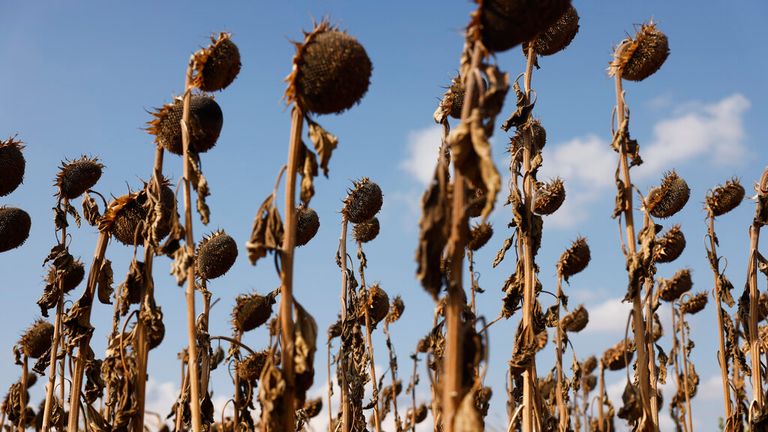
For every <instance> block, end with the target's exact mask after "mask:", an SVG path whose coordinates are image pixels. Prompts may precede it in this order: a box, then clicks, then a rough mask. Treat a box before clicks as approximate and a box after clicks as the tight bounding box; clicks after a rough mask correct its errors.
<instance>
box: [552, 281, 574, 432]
mask: <svg viewBox="0 0 768 432" xmlns="http://www.w3.org/2000/svg"><path fill="white" fill-rule="evenodd" d="M562 297H563V277H562V276H561V275H558V277H557V299H558V300H557V336H556V340H555V344H556V345H555V356H556V358H555V364H556V367H557V389H556V390H555V392H556V398H557V409H558V414H559V420H560V422H559V423H560V426H559V427H560V429H559V430H560V432H566V431H567V430H568V425H569V424H570V419H569V418H568V408H567V407H566V406H565V401H564V400H563V382H564V377H563V326H562V325H561V324H560V299H561V298H562Z"/></svg>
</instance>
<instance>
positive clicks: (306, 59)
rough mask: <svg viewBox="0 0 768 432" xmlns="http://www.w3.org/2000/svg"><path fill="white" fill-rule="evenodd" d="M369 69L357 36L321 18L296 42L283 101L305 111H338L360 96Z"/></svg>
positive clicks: (365, 86) (370, 66)
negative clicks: (291, 68)
mask: <svg viewBox="0 0 768 432" xmlns="http://www.w3.org/2000/svg"><path fill="white" fill-rule="evenodd" d="M372 69H373V66H372V65H371V60H370V59H369V58H368V54H367V53H366V52H365V48H363V46H362V45H361V44H360V42H358V41H357V39H355V38H354V37H352V36H350V35H348V34H347V33H345V32H343V31H340V30H338V29H337V28H335V27H333V26H331V25H330V24H329V23H328V22H327V21H323V22H321V23H319V24H317V25H315V27H314V28H313V29H312V31H311V32H309V33H305V34H304V41H303V42H302V43H296V54H295V55H294V57H293V71H292V72H291V74H290V75H289V76H288V78H287V81H288V89H287V90H286V100H287V101H288V102H289V103H291V102H294V101H295V102H296V103H297V104H298V105H299V107H301V109H302V110H303V111H305V112H313V113H316V114H331V113H336V114H338V113H340V112H342V111H344V110H347V109H349V108H351V107H352V106H353V105H354V104H356V103H357V102H359V101H360V99H362V97H363V96H364V95H365V93H366V92H367V91H368V84H369V82H370V78H371V70H372Z"/></svg>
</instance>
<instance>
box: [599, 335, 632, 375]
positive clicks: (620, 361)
mask: <svg viewBox="0 0 768 432" xmlns="http://www.w3.org/2000/svg"><path fill="white" fill-rule="evenodd" d="M634 355H635V346H634V344H633V343H632V341H630V340H628V339H624V340H622V341H620V342H619V343H617V344H616V345H614V346H612V347H611V348H608V349H607V350H605V352H604V353H603V358H602V360H601V361H602V363H603V365H604V366H605V367H606V368H608V369H609V370H612V371H620V370H622V369H624V368H625V367H627V365H629V364H630V363H632V357H634Z"/></svg>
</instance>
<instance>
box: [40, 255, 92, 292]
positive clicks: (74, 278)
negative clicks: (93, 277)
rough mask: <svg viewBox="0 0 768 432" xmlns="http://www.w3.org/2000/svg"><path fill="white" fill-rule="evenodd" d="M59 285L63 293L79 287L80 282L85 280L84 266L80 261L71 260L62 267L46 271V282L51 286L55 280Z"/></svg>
mask: <svg viewBox="0 0 768 432" xmlns="http://www.w3.org/2000/svg"><path fill="white" fill-rule="evenodd" d="M57 273H58V280H59V281H60V283H61V287H62V288H63V291H64V292H65V293H67V292H70V291H72V290H73V289H75V288H77V286H78V285H80V282H82V281H83V279H84V278H85V266H83V263H82V261H80V260H73V261H71V262H69V263H68V264H66V265H64V266H62V267H54V266H51V268H50V269H49V270H48V277H47V282H48V283H49V284H53V283H55V282H56V280H57Z"/></svg>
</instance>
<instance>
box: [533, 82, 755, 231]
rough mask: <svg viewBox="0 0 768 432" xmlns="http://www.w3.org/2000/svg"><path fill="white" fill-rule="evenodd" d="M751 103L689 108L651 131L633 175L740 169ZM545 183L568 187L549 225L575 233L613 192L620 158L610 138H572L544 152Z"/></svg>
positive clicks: (736, 98)
mask: <svg viewBox="0 0 768 432" xmlns="http://www.w3.org/2000/svg"><path fill="white" fill-rule="evenodd" d="M749 107H750V102H749V100H748V99H747V98H746V97H744V96H743V95H741V94H738V93H736V94H733V95H731V96H728V97H726V98H723V99H721V100H720V101H718V102H714V103H711V104H702V103H687V104H683V105H681V106H680V108H679V109H678V110H676V111H674V116H673V117H672V118H669V119H666V120H662V121H660V122H658V123H656V125H655V126H654V128H653V139H652V140H651V141H650V142H649V143H640V145H641V149H640V153H641V155H642V157H643V160H644V163H643V165H641V166H640V167H638V168H636V169H634V170H633V174H634V175H633V178H634V179H636V180H637V179H643V178H646V179H647V178H651V177H661V173H662V171H663V170H667V169H671V168H673V167H675V166H676V165H679V164H682V163H690V162H693V161H700V160H701V159H706V161H707V162H708V163H710V164H713V165H724V164H725V165H728V164H730V165H732V164H735V163H738V161H739V160H740V159H742V157H743V156H744V155H745V154H746V152H747V149H746V146H745V145H744V137H745V131H744V124H743V115H744V113H745V111H746V110H747V109H748V108H749ZM544 161H545V164H544V167H543V168H542V175H543V178H546V177H555V176H560V177H561V178H563V180H564V181H565V190H566V199H565V203H564V204H563V207H562V208H561V209H560V210H559V211H558V212H557V213H555V214H554V215H552V216H549V217H548V218H547V219H546V221H547V223H548V224H550V226H554V227H560V228H571V227H573V226H576V225H578V224H579V223H581V222H584V221H585V220H587V219H588V218H589V217H590V214H589V206H590V204H592V203H594V202H595V201H597V200H599V199H600V197H602V196H605V193H606V191H607V190H609V189H610V188H612V187H613V177H614V173H615V170H616V164H617V157H616V154H615V153H614V152H613V150H611V148H610V142H609V141H608V139H607V138H605V139H604V138H601V137H598V136H595V135H587V136H585V137H580V138H574V139H572V140H570V141H566V142H565V143H563V144H560V145H556V146H549V147H547V148H545V149H544Z"/></svg>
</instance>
